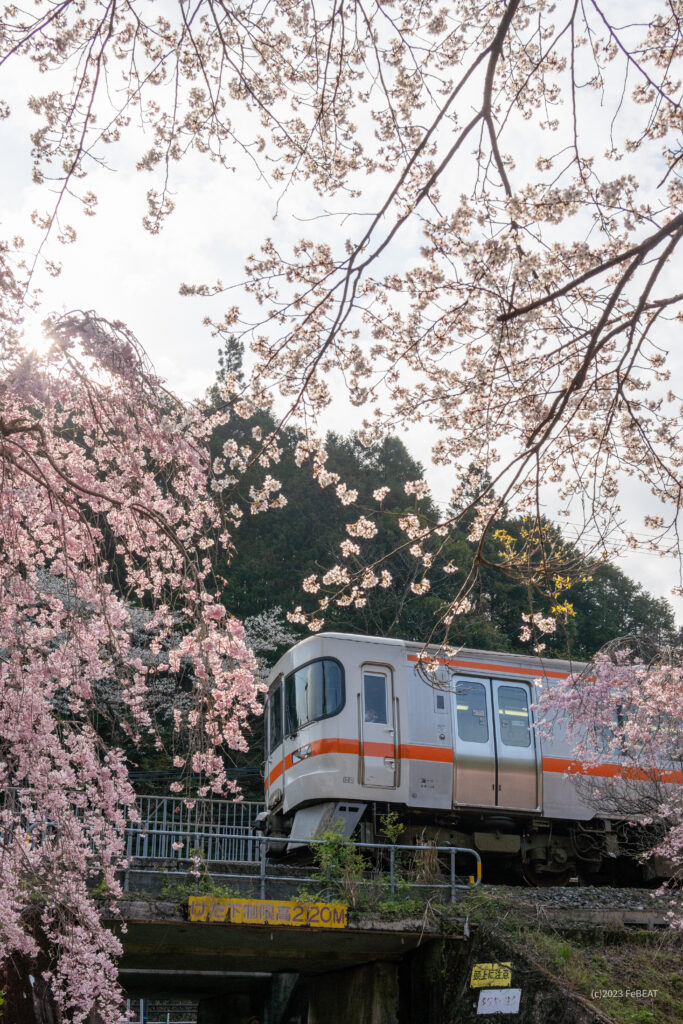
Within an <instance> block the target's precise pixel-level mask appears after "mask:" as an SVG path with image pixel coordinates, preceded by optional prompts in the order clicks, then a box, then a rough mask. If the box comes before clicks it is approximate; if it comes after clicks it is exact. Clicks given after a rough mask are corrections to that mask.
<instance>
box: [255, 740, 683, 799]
mask: <svg viewBox="0 0 683 1024" xmlns="http://www.w3.org/2000/svg"><path fill="white" fill-rule="evenodd" d="M360 751H361V745H360V743H359V742H358V740H351V739H342V738H339V737H330V738H327V739H322V740H314V741H313V742H312V743H311V753H310V755H309V756H310V757H317V756H318V755H320V754H353V755H355V756H358V755H359V754H360ZM363 751H364V756H365V757H394V756H395V748H394V745H393V743H370V742H365V743H364V745H363ZM399 758H401V759H402V760H409V761H427V762H432V763H437V764H452V762H453V751H452V749H451V748H450V747H428V746H420V745H419V744H415V743H402V744H401V745H400V747H399ZM293 763H294V762H293V761H292V755H291V754H287V756H286V757H285V768H286V769H287V768H291V767H292V766H293ZM297 763H300V762H297ZM543 771H544V772H549V773H552V774H557V773H561V774H565V773H566V774H568V775H588V776H592V777H595V778H603V779H613V778H622V779H630V780H632V781H635V782H663V783H676V784H679V785H680V784H683V772H681V771H677V770H675V769H669V768H651V769H646V768H637V767H634V766H630V765H623V764H611V763H598V762H593V763H591V762H586V761H576V760H573V759H571V758H566V757H544V758H543ZM280 775H282V761H278V763H277V764H276V765H275V766H274V768H273V770H272V771H271V773H270V775H269V776H268V780H267V784H266V788H269V787H270V786H272V784H273V783H274V782H275V781H276V780H277V779H278V778H279V777H280Z"/></svg>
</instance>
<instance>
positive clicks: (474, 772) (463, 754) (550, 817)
mask: <svg viewBox="0 0 683 1024" xmlns="http://www.w3.org/2000/svg"><path fill="white" fill-rule="evenodd" d="M424 653H425V652H424V648H423V646H422V645H421V644H419V643H411V642H407V641H403V640H389V639H382V638H379V637H367V636H354V635H347V634H342V633H321V634H319V635H317V636H312V637H309V638H307V639H305V640H302V641H301V642H300V643H298V644H297V645H296V646H295V647H293V648H291V650H289V651H288V652H287V653H286V654H285V655H284V656H283V657H282V658H280V660H279V661H278V663H277V664H276V665H275V667H274V668H273V670H272V672H271V676H270V679H269V685H268V694H267V699H266V763H265V795H266V807H267V811H266V812H264V815H263V819H262V821H261V822H260V827H262V828H263V829H264V831H265V832H266V834H268V835H270V836H272V837H273V838H274V839H280V840H283V841H284V840H285V839H286V840H287V841H288V845H289V848H290V849H293V848H295V846H296V847H299V844H300V843H301V842H302V841H303V842H305V841H306V840H307V839H311V838H315V837H316V836H319V835H320V834H321V833H322V832H323V831H325V830H326V829H327V828H329V827H330V826H336V827H338V828H340V829H342V831H343V832H344V833H345V834H346V835H351V834H352V833H353V832H354V831H355V830H356V829H357V827H359V831H360V836H361V838H362V839H363V840H364V841H367V842H371V841H380V840H381V834H380V827H379V818H380V817H381V815H382V814H383V813H385V812H386V811H387V810H389V809H390V810H394V811H396V812H398V814H399V815H400V817H401V819H402V821H403V822H404V824H405V826H406V831H405V833H404V838H405V841H407V842H415V841H419V840H428V841H435V842H437V843H439V844H440V845H454V846H462V847H470V848H471V847H474V848H475V849H477V850H478V851H479V852H480V853H481V854H482V858H483V860H484V865H485V871H486V869H487V867H488V870H489V873H491V872H493V871H495V870H497V869H498V868H501V869H502V870H504V871H507V870H508V869H509V868H510V867H511V866H512V867H515V868H516V869H517V870H518V871H519V872H521V873H523V874H524V876H525V877H526V878H527V880H528V881H531V882H534V883H544V882H545V883H559V882H561V881H564V880H566V879H567V878H568V877H570V876H572V875H575V874H578V875H580V876H584V877H585V876H590V875H592V876H594V877H595V876H600V875H602V876H603V877H604V876H609V872H610V869H611V871H612V873H614V872H615V870H618V872H619V873H620V875H621V877H623V872H624V870H628V869H629V865H630V870H631V874H634V873H635V871H636V862H635V861H629V860H628V856H627V855H628V854H629V853H632V839H633V829H632V828H628V827H626V826H625V825H624V824H623V822H622V820H620V819H619V818H618V817H616V816H615V814H614V812H613V811H609V810H608V809H607V807H606V806H605V807H603V808H601V807H600V805H599V804H596V800H595V799H594V796H591V795H590V794H589V792H588V790H593V789H594V786H593V783H599V780H600V778H607V777H610V776H614V775H615V774H619V772H620V769H623V768H625V766H620V765H618V764H615V763H613V762H610V763H600V761H599V760H595V761H593V762H592V763H590V764H586V763H584V762H581V761H579V760H577V759H576V757H575V756H574V753H573V750H572V745H571V743H570V741H569V739H568V737H567V734H566V732H565V730H564V729H563V728H562V727H561V726H560V725H559V724H558V723H555V724H554V725H553V726H551V727H550V729H549V730H547V729H546V730H537V729H536V728H534V725H535V722H534V716H535V710H534V705H535V703H536V701H537V699H538V693H537V685H538V680H539V679H542V682H543V685H551V684H552V681H553V680H556V679H561V678H564V677H566V676H567V674H568V673H569V672H577V671H580V670H581V669H582V668H583V666H582V665H580V664H577V663H572V664H570V663H569V662H566V661H556V660H549V659H543V660H540V659H539V658H537V657H527V656H523V655H517V654H502V653H494V652H491V651H478V650H468V649H461V650H460V651H458V652H457V654H456V655H455V656H454V657H452V658H448V659H445V658H440V659H439V665H440V668H439V670H438V677H439V678H438V681H437V685H434V684H433V682H432V683H430V682H429V681H427V680H426V679H425V673H424V670H423V668H422V667H421V666H420V659H421V657H422V656H423V655H424ZM629 771H632V768H630V769H629ZM663 774H666V775H667V779H666V781H679V782H680V780H679V779H676V780H674V779H673V774H672V773H671V772H667V773H663ZM679 774H680V773H679ZM591 776H593V777H594V778H593V779H591ZM669 776H671V777H670V778H669ZM587 783H591V784H590V785H587ZM627 838H628V843H626V841H625V840H626V839H627ZM276 845H278V844H276V843H274V844H273V846H276ZM282 845H283V844H282V843H281V844H280V847H281V848H282ZM634 880H635V878H634Z"/></svg>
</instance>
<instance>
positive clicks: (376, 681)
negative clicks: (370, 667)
mask: <svg viewBox="0 0 683 1024" xmlns="http://www.w3.org/2000/svg"><path fill="white" fill-rule="evenodd" d="M363 692H364V695H365V696H364V698H363V699H364V711H365V721H366V722H375V723H376V724H377V725H386V724H387V680H386V676H379V675H375V674H374V673H371V672H364V673H363Z"/></svg>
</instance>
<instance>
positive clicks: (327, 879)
mask: <svg viewBox="0 0 683 1024" xmlns="http://www.w3.org/2000/svg"><path fill="white" fill-rule="evenodd" d="M320 839H321V842H320V843H316V844H315V845H314V847H313V858H314V860H315V864H316V868H317V874H316V881H318V882H319V883H322V887H323V888H322V891H323V893H325V894H327V895H326V896H325V898H328V899H329V898H336V899H339V900H341V902H342V903H347V904H348V905H349V906H350V907H358V906H359V905H360V904H361V902H362V897H363V876H364V874H365V861H364V860H363V857H362V855H361V853H360V851H359V850H358V849H357V848H356V847H355V846H354V845H353V843H352V842H351V840H350V839H346V838H345V837H344V836H343V835H342V834H341V831H340V830H339V829H328V831H327V832H323V834H322V836H320Z"/></svg>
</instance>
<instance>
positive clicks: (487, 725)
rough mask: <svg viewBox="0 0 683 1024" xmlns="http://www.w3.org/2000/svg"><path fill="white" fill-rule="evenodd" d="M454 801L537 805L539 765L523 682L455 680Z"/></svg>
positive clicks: (518, 807)
mask: <svg viewBox="0 0 683 1024" xmlns="http://www.w3.org/2000/svg"><path fill="white" fill-rule="evenodd" d="M454 685H455V693H454V694H453V709H454V719H455V729H454V735H455V741H454V773H455V778H454V786H453V792H454V803H455V804H456V805H457V806H470V807H472V806H474V807H501V808H503V807H505V808H509V809H510V810H525V811H526V810H528V811H533V810H537V809H538V805H539V781H538V774H539V765H538V758H537V752H536V740H535V736H534V731H533V728H532V719H531V697H530V690H529V687H528V686H527V685H526V684H524V683H518V682H514V681H510V682H508V681H503V680H497V679H493V680H492V679H474V678H471V677H470V678H464V677H461V678H459V679H456V680H454Z"/></svg>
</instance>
